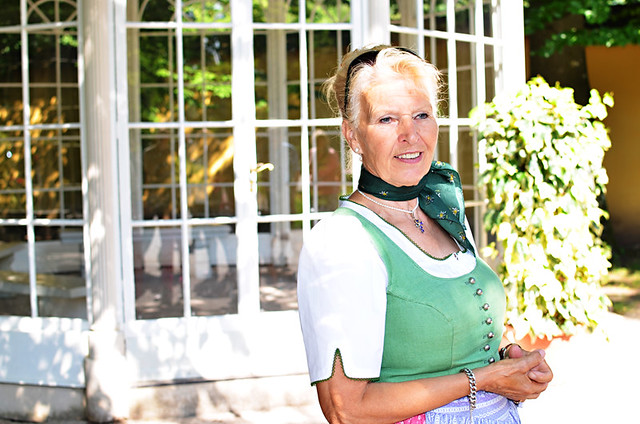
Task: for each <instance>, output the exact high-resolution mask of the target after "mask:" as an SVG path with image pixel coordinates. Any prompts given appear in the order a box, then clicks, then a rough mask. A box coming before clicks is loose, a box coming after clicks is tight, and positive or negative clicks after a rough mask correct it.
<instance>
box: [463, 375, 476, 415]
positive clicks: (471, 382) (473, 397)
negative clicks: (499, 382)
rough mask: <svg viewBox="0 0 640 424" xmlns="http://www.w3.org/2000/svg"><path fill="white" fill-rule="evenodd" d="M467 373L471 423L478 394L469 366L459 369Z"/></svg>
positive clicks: (474, 377)
mask: <svg viewBox="0 0 640 424" xmlns="http://www.w3.org/2000/svg"><path fill="white" fill-rule="evenodd" d="M460 372H463V373H465V374H466V375H467V378H468V379H469V418H470V419H471V422H472V423H473V410H474V409H476V400H477V397H476V395H477V394H478V388H477V387H476V376H475V375H474V374H473V371H471V370H470V369H469V368H463V369H462V370H460Z"/></svg>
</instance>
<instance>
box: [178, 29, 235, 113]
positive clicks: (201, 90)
mask: <svg viewBox="0 0 640 424" xmlns="http://www.w3.org/2000/svg"><path fill="white" fill-rule="evenodd" d="M183 43H184V67H183V71H184V94H185V99H184V100H185V114H186V119H187V120H188V121H223V120H228V119H231V40H230V37H229V35H228V34H223V33H219V32H206V31H202V30H198V31H197V32H192V31H189V34H188V35H185V37H184V40H183Z"/></svg>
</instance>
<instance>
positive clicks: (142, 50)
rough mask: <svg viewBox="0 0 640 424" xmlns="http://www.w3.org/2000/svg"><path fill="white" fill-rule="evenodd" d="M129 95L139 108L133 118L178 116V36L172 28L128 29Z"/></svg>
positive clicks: (161, 119)
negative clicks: (174, 34) (172, 31)
mask: <svg viewBox="0 0 640 424" xmlns="http://www.w3.org/2000/svg"><path fill="white" fill-rule="evenodd" d="M127 36H128V43H129V46H130V49H129V69H130V71H129V97H130V99H131V100H130V101H131V102H132V104H133V105H139V110H133V114H132V117H131V119H132V120H134V119H135V118H137V117H138V116H139V119H140V120H141V121H150V122H170V121H175V120H177V119H178V113H177V111H178V106H177V97H176V96H177V84H176V65H175V44H174V43H175V37H174V36H173V35H172V34H170V33H169V32H168V30H138V29H130V30H128V32H127Z"/></svg>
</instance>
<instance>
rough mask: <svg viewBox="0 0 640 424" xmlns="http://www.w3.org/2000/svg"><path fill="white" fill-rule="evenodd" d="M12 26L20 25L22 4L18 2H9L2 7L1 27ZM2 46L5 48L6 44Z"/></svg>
mask: <svg viewBox="0 0 640 424" xmlns="http://www.w3.org/2000/svg"><path fill="white" fill-rule="evenodd" d="M12 25H20V2H18V1H9V2H5V4H3V5H2V13H1V14H0V27H3V26H12ZM2 36H3V35H0V37H2ZM0 45H2V46H5V44H0Z"/></svg>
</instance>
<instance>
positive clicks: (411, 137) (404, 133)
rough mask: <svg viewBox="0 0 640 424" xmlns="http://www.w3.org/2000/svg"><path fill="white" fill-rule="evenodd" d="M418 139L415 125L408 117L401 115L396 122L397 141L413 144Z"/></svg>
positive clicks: (410, 117)
mask: <svg viewBox="0 0 640 424" xmlns="http://www.w3.org/2000/svg"><path fill="white" fill-rule="evenodd" d="M417 137H418V131H417V128H416V123H415V122H414V121H413V117H412V116H410V115H402V116H401V117H400V120H399V122H398V141H405V142H409V143H411V142H413V141H415V139H416V138H417Z"/></svg>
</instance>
